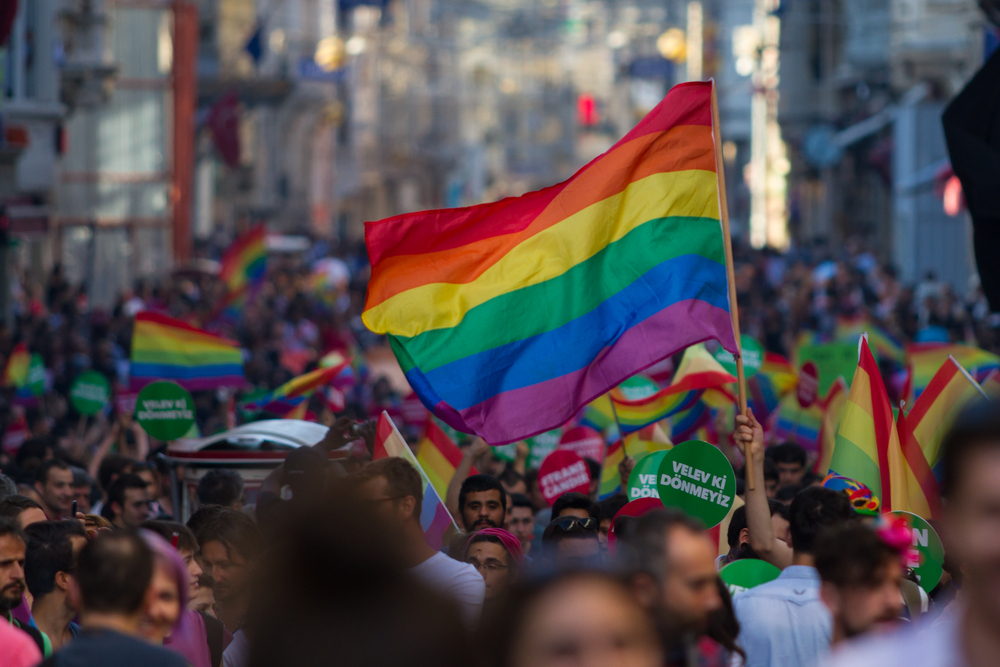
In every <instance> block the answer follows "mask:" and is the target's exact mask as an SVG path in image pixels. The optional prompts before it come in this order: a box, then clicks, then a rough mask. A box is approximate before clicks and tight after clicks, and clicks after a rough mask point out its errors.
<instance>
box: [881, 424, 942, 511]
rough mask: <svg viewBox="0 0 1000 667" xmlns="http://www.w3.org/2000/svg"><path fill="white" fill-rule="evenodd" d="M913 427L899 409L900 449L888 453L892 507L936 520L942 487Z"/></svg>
mask: <svg viewBox="0 0 1000 667" xmlns="http://www.w3.org/2000/svg"><path fill="white" fill-rule="evenodd" d="M916 426H917V425H916V424H914V423H913V422H912V421H911V420H910V419H909V417H908V416H907V415H906V414H904V411H903V410H902V409H900V410H899V411H898V413H897V415H896V431H897V432H898V433H899V448H900V451H899V452H898V453H897V452H894V451H890V452H889V476H890V477H891V484H892V509H893V510H905V511H907V512H913V513H914V514H916V515H917V516H920V517H923V518H924V519H927V520H930V519H937V518H938V517H939V516H940V514H941V489H940V487H939V486H938V481H937V479H936V478H935V477H934V472H933V471H932V470H931V467H930V464H928V463H927V457H926V456H924V452H923V450H922V449H921V448H920V442H919V441H918V440H917V436H916V434H915V433H914V429H915V427H916ZM931 428H933V427H931ZM927 430H930V429H927Z"/></svg>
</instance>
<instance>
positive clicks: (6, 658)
mask: <svg viewBox="0 0 1000 667" xmlns="http://www.w3.org/2000/svg"><path fill="white" fill-rule="evenodd" d="M0 646H3V650H2V651H0V667H32V665H37V664H38V663H39V662H41V661H42V652H41V651H39V650H38V647H37V646H35V642H34V640H32V639H31V637H29V636H28V635H26V634H25V633H24V632H22V631H21V630H18V629H17V628H15V627H14V626H13V625H11V624H10V623H0Z"/></svg>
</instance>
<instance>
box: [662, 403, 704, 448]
mask: <svg viewBox="0 0 1000 667" xmlns="http://www.w3.org/2000/svg"><path fill="white" fill-rule="evenodd" d="M711 418H712V412H711V410H709V408H708V406H707V405H705V402H704V401H697V402H696V403H695V404H694V405H693V406H692V407H691V408H690V409H688V410H685V411H684V412H678V413H677V414H675V415H674V416H673V417H671V418H670V439H671V440H673V441H674V442H684V441H685V440H691V439H693V438H695V437H696V435H697V433H698V430H699V429H701V428H702V427H703V426H705V425H706V424H707V423H708V421H709V420H710V419H711Z"/></svg>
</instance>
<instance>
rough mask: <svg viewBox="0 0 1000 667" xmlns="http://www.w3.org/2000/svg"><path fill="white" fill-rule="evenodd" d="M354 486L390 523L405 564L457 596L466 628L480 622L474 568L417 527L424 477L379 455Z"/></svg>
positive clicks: (481, 585) (480, 584) (480, 589)
mask: <svg viewBox="0 0 1000 667" xmlns="http://www.w3.org/2000/svg"><path fill="white" fill-rule="evenodd" d="M358 490H359V493H360V495H361V498H363V499H364V500H365V501H367V502H370V503H372V504H373V505H375V509H376V511H378V512H379V513H380V514H381V515H383V516H384V517H385V520H386V522H387V523H388V524H389V525H390V526H392V528H393V531H394V532H393V534H394V535H398V536H399V539H400V541H401V543H402V544H403V552H404V553H405V554H406V557H407V561H408V562H407V563H406V565H407V567H409V569H410V572H412V573H413V575H414V576H416V577H417V579H419V580H420V581H422V582H423V583H425V584H427V586H429V587H430V588H433V589H435V590H437V591H439V592H441V593H443V594H444V595H447V596H448V597H450V598H452V599H453V600H455V601H456V602H457V603H458V604H459V605H460V606H461V608H462V611H463V614H464V616H465V618H466V620H467V622H468V623H469V625H470V626H474V625H476V624H477V623H478V621H479V615H480V613H481V611H482V607H483V598H484V596H485V594H486V583H485V582H484V581H483V577H482V576H481V575H480V574H479V572H478V571H477V570H476V568H475V567H473V566H472V565H469V564H467V563H462V562H460V561H457V560H454V559H452V558H449V557H448V556H446V555H445V554H443V553H440V552H439V551H437V550H435V549H434V548H432V547H431V546H430V545H428V544H427V541H426V539H425V538H424V530H423V528H422V527H421V526H420V512H421V500H422V498H423V481H422V480H421V479H420V473H418V472H417V471H416V469H415V468H414V467H413V466H412V465H410V464H409V463H408V462H407V461H405V460H404V459H401V458H399V457H395V456H390V457H388V458H384V459H379V460H378V461H375V462H374V463H371V464H370V465H368V466H366V467H365V468H363V469H362V470H361V471H360V472H359V473H358Z"/></svg>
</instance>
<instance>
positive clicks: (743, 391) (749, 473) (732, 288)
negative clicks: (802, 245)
mask: <svg viewBox="0 0 1000 667" xmlns="http://www.w3.org/2000/svg"><path fill="white" fill-rule="evenodd" d="M712 134H713V136H714V139H715V174H716V176H717V177H718V179H719V219H720V220H721V221H722V239H723V242H724V243H725V246H726V275H727V279H728V281H729V314H730V315H731V316H732V318H733V332H734V333H735V334H736V348H737V350H739V354H738V355H737V356H736V383H737V387H738V389H739V397H738V400H739V408H740V414H741V415H746V414H747V380H746V376H745V375H744V373H743V349H742V347H741V346H740V314H739V311H738V309H737V307H736V273H735V271H734V269H733V241H732V237H731V236H730V233H729V206H728V205H727V204H726V169H725V164H724V163H723V160H722V136H721V134H720V132H719V101H718V99H717V98H716V95H715V81H714V80H713V81H712ZM746 481H747V488H748V489H750V490H751V491H752V490H754V488H755V487H754V481H753V453H752V452H751V450H750V446H749V444H748V445H747V447H746Z"/></svg>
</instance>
